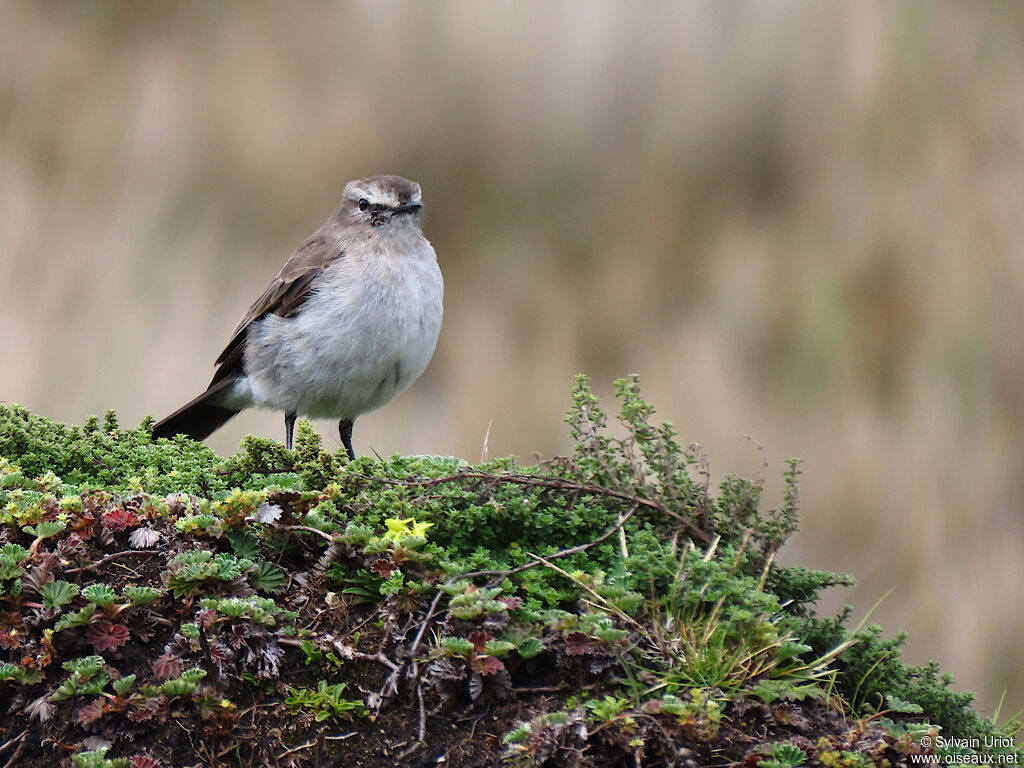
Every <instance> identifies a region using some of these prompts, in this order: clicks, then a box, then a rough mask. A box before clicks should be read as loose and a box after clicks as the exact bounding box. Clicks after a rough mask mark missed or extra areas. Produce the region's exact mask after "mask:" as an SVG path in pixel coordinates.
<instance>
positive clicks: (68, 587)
mask: <svg viewBox="0 0 1024 768" xmlns="http://www.w3.org/2000/svg"><path fill="white" fill-rule="evenodd" d="M78 592H79V587H78V585H77V584H70V583H68V582H66V581H59V580H58V581H51V582H48V583H46V584H44V585H43V586H42V587H40V589H39V594H40V596H41V597H42V598H43V607H44V608H61V607H63V606H65V605H67V604H68V603H70V602H71V601H72V600H73V599H74V598H75V596H76V595H77V594H78Z"/></svg>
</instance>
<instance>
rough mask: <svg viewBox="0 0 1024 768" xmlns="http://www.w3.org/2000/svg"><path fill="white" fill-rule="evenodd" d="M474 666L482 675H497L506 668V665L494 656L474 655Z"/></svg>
mask: <svg viewBox="0 0 1024 768" xmlns="http://www.w3.org/2000/svg"><path fill="white" fill-rule="evenodd" d="M472 667H473V671H474V672H479V673H480V674H481V675H496V674H498V673H499V672H501V670H503V669H504V668H505V665H504V664H502V663H501V661H499V660H498V659H496V658H494V657H493V656H474V657H473V661H472Z"/></svg>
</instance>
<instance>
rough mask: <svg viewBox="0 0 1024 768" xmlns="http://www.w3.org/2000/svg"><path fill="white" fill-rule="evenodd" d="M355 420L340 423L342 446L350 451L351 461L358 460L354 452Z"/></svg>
mask: <svg viewBox="0 0 1024 768" xmlns="http://www.w3.org/2000/svg"><path fill="white" fill-rule="evenodd" d="M353 424H355V419H342V420H341V421H339V422H338V433H339V434H340V435H341V444H342V445H344V446H345V450H346V451H348V458H349V461H355V460H356V452H355V451H353V450H352V425H353Z"/></svg>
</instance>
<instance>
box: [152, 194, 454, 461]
mask: <svg viewBox="0 0 1024 768" xmlns="http://www.w3.org/2000/svg"><path fill="white" fill-rule="evenodd" d="M422 206H423V202H422V199H421V197H420V185H419V184H417V183H415V182H412V181H409V180H408V179H403V178H401V177H400V176H374V177H372V178H369V179H359V180H357V181H350V182H349V183H348V184H347V185H346V186H345V192H344V194H343V196H342V199H341V203H340V204H339V205H338V207H337V209H336V210H335V211H334V213H332V214H331V216H330V218H328V219H327V221H326V223H324V225H323V226H322V227H320V229H318V230H317V231H316V232H314V233H313V234H312V235H311V236H310V237H309V238H308V239H307V240H306V242H304V243H303V244H302V245H300V246H299V247H298V249H296V251H295V253H293V254H292V255H291V258H289V259H288V261H286V262H285V265H284V267H282V269H281V272H280V273H279V274H278V276H277V277H276V278H274V280H273V281H272V282H271V283H270V285H269V286H268V287H267V290H265V291H264V292H263V295H262V296H260V297H259V298H258V299H257V300H256V302H255V303H254V304H253V305H252V307H250V308H249V311H248V312H247V313H246V314H245V317H243V318H242V321H241V322H240V323H239V324H238V328H236V329H235V332H234V335H233V336H232V337H231V340H230V341H229V342H228V345H227V346H226V347H225V348H224V351H223V352H221V353H220V357H218V358H217V362H216V365H217V366H218V367H217V370H216V373H214V375H213V381H211V382H210V386H209V387H207V389H206V391H205V392H203V393H202V394H201V395H199V396H198V397H197V398H195V399H194V400H192V401H191V402H189V403H186V404H185V405H183V406H182V407H181V408H179V409H178V410H177V411H175V412H174V413H172V414H171V415H170V416H168V417H167V418H165V419H162V420H161V421H159V422H157V424H156V426H155V427H154V428H153V436H154V437H172V436H173V435H188V436H189V437H191V438H193V439H195V440H203V439H205V438H206V437H207V436H209V435H210V434H211V433H212V432H213V431H214V430H216V429H218V428H219V427H220V426H221V425H223V424H224V423H225V422H226V421H227V420H228V419H230V418H231V417H232V416H234V415H235V414H236V413H238V412H239V411H240V410H241V409H243V408H250V407H261V408H274V409H277V410H281V411H284V414H285V416H284V423H285V444H286V445H287V447H288V448H291V447H292V436H293V433H294V430H295V418H296V416H298V415H299V414H301V415H303V416H310V417H314V418H334V419H338V420H339V423H338V431H339V433H340V435H341V442H342V443H343V444H344V446H345V450H346V451H348V455H349V457H350V458H353V459H354V458H355V451H353V450H352V424H353V423H354V422H355V420H356V417H357V416H359V415H361V414H363V413H366V412H367V411H372V410H374V409H376V408H380V407H381V406H382V405H384V404H386V403H388V402H389V401H390V400H391V399H392V398H394V397H395V395H397V394H398V393H399V392H401V391H403V390H404V389H406V388H407V387H408V386H409V385H410V384H412V383H413V382H414V381H415V380H416V379H417V378H419V375H420V374H421V373H423V370H424V369H425V368H426V367H427V363H429V362H430V358H431V356H432V355H433V354H434V346H435V344H436V343H437V336H438V333H439V332H440V330H441V315H442V307H441V300H442V296H443V293H444V284H443V282H442V280H441V270H440V269H439V268H438V266H437V256H436V254H435V253H434V249H433V247H431V245H430V243H429V242H428V241H427V239H426V238H425V237H424V236H423V232H422V230H421V229H420V208H421V207H422Z"/></svg>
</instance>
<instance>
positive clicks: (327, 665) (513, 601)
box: [0, 378, 1020, 768]
mask: <svg viewBox="0 0 1024 768" xmlns="http://www.w3.org/2000/svg"><path fill="white" fill-rule="evenodd" d="M618 395H619V398H620V401H621V414H620V421H621V422H622V424H623V425H624V426H625V428H626V437H624V438H615V437H612V436H610V435H609V433H608V431H607V429H606V424H605V421H606V419H605V416H604V414H603V413H602V411H601V410H600V408H599V406H598V403H597V402H596V400H595V399H594V397H593V396H592V395H591V393H590V391H589V389H588V388H587V386H586V383H585V382H584V381H583V380H582V379H581V380H580V381H579V382H578V385H577V387H576V390H575V391H574V395H573V408H572V410H571V411H570V414H569V417H568V422H569V424H570V428H571V430H572V434H573V436H574V438H575V440H576V450H575V452H574V454H573V456H571V457H568V458H565V459H558V460H554V461H552V462H549V463H546V464H544V465H542V466H539V467H521V466H519V465H518V464H516V462H514V461H513V460H511V459H503V460H498V461H493V462H490V463H487V464H483V465H479V466H469V465H467V464H465V463H464V462H461V461H459V460H455V459H451V458H437V457H393V458H391V459H388V460H385V461H378V460H374V459H370V458H361V459H359V460H357V461H354V462H349V461H347V459H346V457H345V456H344V454H343V453H341V452H339V453H338V454H330V453H327V452H325V451H324V450H323V449H322V446H321V443H320V440H319V437H318V436H317V435H316V433H315V432H314V431H313V430H312V428H311V427H310V426H309V424H308V423H303V424H300V428H299V434H298V439H297V443H296V449H295V450H294V451H286V450H285V449H284V448H283V447H281V446H280V445H279V444H277V443H274V442H273V441H269V440H261V439H257V438H247V439H246V440H245V441H244V442H243V445H242V451H241V452H240V453H239V454H238V455H236V456H233V457H231V458H228V459H221V458H219V457H217V456H216V455H214V454H213V453H212V452H211V451H209V450H208V449H207V448H206V447H205V446H203V445H201V444H197V443H194V442H191V441H188V440H185V439H176V440H174V441H168V440H159V441H156V442H154V441H153V439H152V436H151V434H150V431H149V426H150V425H149V423H143V424H142V425H140V426H139V427H138V428H135V429H129V430H123V429H121V428H120V427H119V426H118V424H117V421H116V419H115V418H114V416H113V415H112V414H108V416H107V417H106V419H105V420H104V421H103V422H102V423H101V422H100V421H99V420H91V421H90V422H88V423H87V424H86V425H85V426H84V427H69V426H65V425H62V424H56V423H53V422H50V421H48V420H46V419H44V418H42V417H40V416H37V415H34V414H31V413H29V412H28V411H25V410H24V409H21V408H18V407H0V651H5V652H6V654H5V656H6V662H5V663H0V696H2V698H3V702H2V703H3V705H4V710H5V711H6V712H7V714H6V716H5V718H4V719H3V721H2V724H0V741H2V744H0V764H3V763H4V762H6V763H7V765H11V766H14V765H17V766H24V767H25V768H41V767H42V766H44V765H45V766H53V765H55V764H60V765H73V766H78V767H79V768H82V767H91V766H97V767H106V766H132V768H157V767H158V766H164V767H165V768H170V767H171V766H175V767H177V766H193V765H195V766H199V765H207V766H220V765H225V766H230V765H239V766H242V765H245V766H263V765H266V766H272V765H273V766H278V765H285V766H320V765H362V766H393V765H397V764H403V765H404V764H408V765H434V764H438V763H439V762H443V763H444V764H445V765H448V766H453V767H457V766H488V765H494V766H497V765H502V764H509V765H520V766H601V767H602V768H603V767H604V766H620V765H621V766H647V767H649V768H654V767H655V766H684V765H729V764H735V763H741V764H743V765H748V766H798V765H808V766H819V765H820V766H869V765H877V766H894V765H910V764H912V763H913V761H914V760H917V759H920V758H921V757H923V756H926V755H951V754H954V753H956V754H960V755H968V754H969V753H972V748H973V752H974V753H977V754H979V755H980V754H983V753H984V754H986V755H987V754H997V753H998V754H1005V755H1015V756H1019V755H1020V753H1019V752H1014V751H1013V748H1012V744H1011V743H1010V742H1009V737H1010V735H1012V733H1013V732H1014V729H1015V727H1016V726H1015V725H1013V724H1010V725H1006V726H1004V727H1003V728H1002V729H996V727H995V726H994V724H993V723H992V722H991V721H988V720H986V719H984V718H982V717H980V716H979V715H978V713H977V712H976V711H975V710H974V709H973V708H971V706H970V701H971V697H970V696H969V695H965V694H959V693H956V692H954V691H953V690H952V689H951V688H950V687H949V679H948V678H946V677H943V676H941V675H940V673H939V671H938V670H937V669H936V668H935V667H934V666H933V665H932V666H928V667H925V668H910V667H907V666H906V665H904V664H903V663H902V662H901V661H900V646H901V643H902V640H903V639H902V637H900V636H897V637H896V638H894V639H889V640H885V639H883V638H882V636H881V630H880V629H878V628H875V627H872V628H868V629H866V630H862V631H852V630H849V629H847V628H846V627H845V619H846V616H845V615H843V616H840V617H835V618H821V617H818V616H816V615H815V611H814V605H815V602H816V600H817V597H818V593H819V592H820V591H821V590H822V589H824V588H826V587H830V586H834V585H842V584H849V583H851V581H850V579H849V578H848V577H843V576H838V575H836V574H830V573H824V572H820V571H809V570H805V569H801V568H781V567H778V566H776V565H774V556H775V553H776V552H777V551H778V549H779V548H780V547H781V546H782V544H783V542H784V541H785V540H786V538H787V537H788V536H789V535H790V534H791V533H792V532H793V531H794V530H795V527H796V522H797V499H798V497H797V478H798V475H799V470H798V464H797V462H795V461H794V462H790V463H789V464H788V469H787V471H786V473H785V479H786V488H787V493H786V497H785V502H784V503H783V505H782V506H781V507H780V508H777V509H771V510H763V509H762V508H761V505H760V492H761V488H760V485H759V484H758V483H755V482H751V481H748V480H743V479H741V478H728V479H726V480H725V481H724V482H723V483H722V484H721V485H720V486H719V487H718V488H717V489H714V490H712V489H710V488H709V487H708V486H707V484H706V482H701V480H702V479H703V478H705V477H706V473H702V472H701V471H700V466H699V461H700V458H701V457H698V456H695V455H693V454H692V453H691V452H689V451H686V450H683V449H682V448H681V447H680V446H679V445H678V443H677V442H676V441H675V434H674V431H673V430H672V428H671V427H670V426H669V425H664V424H663V425H660V426H654V425H652V424H651V423H650V420H651V417H652V415H653V409H652V408H651V406H649V405H648V404H647V403H645V402H644V401H643V400H642V398H641V396H640V393H639V388H638V385H637V382H636V379H635V378H631V379H625V380H623V381H621V382H619V384H618ZM952 738H956V739H958V740H959V742H960V745H959V746H957V747H955V748H954V747H952V746H950V745H949V742H948V741H945V740H947V739H952ZM986 740H987V742H988V743H991V742H993V741H996V742H997V746H995V747H991V748H990V747H986V746H985V744H986ZM998 744H1008V746H998Z"/></svg>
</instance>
